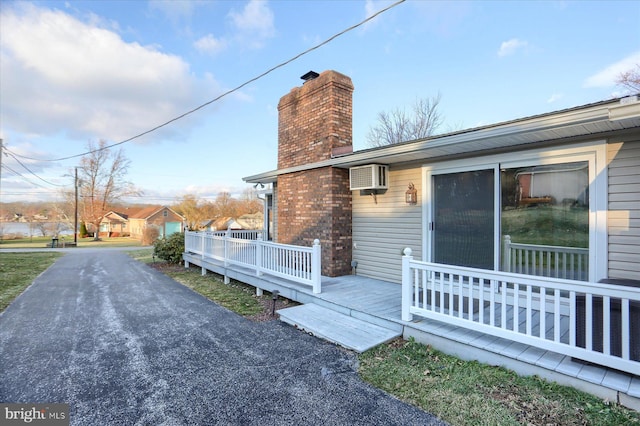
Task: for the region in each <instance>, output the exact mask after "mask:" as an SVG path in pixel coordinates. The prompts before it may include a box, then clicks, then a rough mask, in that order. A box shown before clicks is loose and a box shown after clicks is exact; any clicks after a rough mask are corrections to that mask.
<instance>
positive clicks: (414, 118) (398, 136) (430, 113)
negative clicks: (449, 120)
mask: <svg viewBox="0 0 640 426" xmlns="http://www.w3.org/2000/svg"><path fill="white" fill-rule="evenodd" d="M440 99H441V96H440V94H438V95H437V96H435V97H432V98H422V99H416V101H415V102H414V103H413V105H412V109H411V112H409V113H408V112H407V111H406V110H405V109H400V108H396V109H394V110H392V111H390V112H386V111H383V112H380V113H378V123H377V124H376V125H374V126H372V127H371V128H370V129H369V133H368V134H367V143H368V144H369V146H372V147H379V146H386V145H391V144H395V143H399V142H405V141H410V140H416V139H422V138H426V137H428V136H431V135H433V134H434V133H435V131H436V130H437V129H438V127H440V126H441V125H442V122H443V118H442V115H441V114H440V111H439V106H440Z"/></svg>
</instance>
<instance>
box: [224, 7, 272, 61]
mask: <svg viewBox="0 0 640 426" xmlns="http://www.w3.org/2000/svg"><path fill="white" fill-rule="evenodd" d="M229 17H230V18H231V22H232V23H233V25H234V27H235V28H236V29H237V30H238V34H237V38H238V39H239V40H240V41H241V42H242V43H243V44H245V45H247V46H249V47H251V48H255V49H257V48H261V47H262V46H264V43H265V41H266V40H267V39H269V38H271V37H273V36H274V35H275V27H274V17H273V12H272V11H271V9H270V8H269V5H268V3H267V2H266V1H262V0H251V1H250V2H249V3H247V5H246V6H245V7H244V9H243V10H242V12H241V13H237V12H235V11H231V12H229Z"/></svg>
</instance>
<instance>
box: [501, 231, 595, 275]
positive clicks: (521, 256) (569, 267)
mask: <svg viewBox="0 0 640 426" xmlns="http://www.w3.org/2000/svg"><path fill="white" fill-rule="evenodd" d="M503 240H504V241H503V247H504V250H503V258H504V260H503V269H504V270H505V271H507V272H515V273H519V274H527V275H541V276H545V277H554V278H565V279H573V280H580V281H587V280H588V279H589V249H588V248H582V247H563V246H549V245H538V244H524V243H514V242H512V241H511V237H510V236H509V235H505V236H504V238H503Z"/></svg>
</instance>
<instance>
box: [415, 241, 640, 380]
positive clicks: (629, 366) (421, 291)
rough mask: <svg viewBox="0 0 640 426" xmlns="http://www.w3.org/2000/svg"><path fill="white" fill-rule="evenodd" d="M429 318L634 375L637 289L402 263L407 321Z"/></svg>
mask: <svg viewBox="0 0 640 426" xmlns="http://www.w3.org/2000/svg"><path fill="white" fill-rule="evenodd" d="M413 315H418V316H421V317H425V318H431V319H435V320H439V321H444V322H447V323H450V324H454V325H456V326H459V327H464V328H468V329H471V330H476V331H479V332H482V333H487V334H491V335H494V336H498V337H502V338H505V339H509V340H512V341H516V342H520V343H524V344H527V345H530V346H535V347H538V348H541V349H544V350H550V351H554V352H557V353H561V354H564V355H568V356H571V357H575V358H579V359H583V360H585V361H589V362H593V363H597V364H601V365H605V366H608V367H611V368H615V369H618V370H621V371H627V372H630V373H633V374H636V373H637V371H640V288H634V287H626V286H620V285H612V284H602V283H594V282H584V281H577V280H565V279H560V278H550V277H542V276H531V275H522V274H514V273H509V272H502V271H488V270H482V269H475V268H467V267H457V266H451V265H442V264H436V263H430V262H421V261H416V260H413V257H412V256H411V251H410V250H408V249H407V250H405V256H403V258H402V320H403V321H411V320H412V319H413Z"/></svg>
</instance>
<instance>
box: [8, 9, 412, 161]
mask: <svg viewBox="0 0 640 426" xmlns="http://www.w3.org/2000/svg"><path fill="white" fill-rule="evenodd" d="M404 2H405V0H398V1H397V2H395V3H393V4H391V5H389V6H387V7H385V8H384V9H381V10H379V11H377V12H376V13H374V14H373V15H371V16H369V17H367V18H365V19H364V20H363V21H360V22H359V23H357V24H355V25H352V26H350V27H348V28H346V29H344V30H342V31H340V32H339V33H337V34H334V35H333V36H331V37H329V38H328V39H326V40H325V41H323V42H320V43H318V44H316V45H315V46H313V47H310V48H309V49H307V50H305V51H303V52H302V53H298V54H297V55H295V56H293V57H292V58H290V59H288V60H286V61H284V62H281V63H279V64H278V65H276V66H274V67H271V68H269V69H268V70H267V71H264V72H263V73H261V74H259V75H257V76H256V77H253V78H251V79H249V80H247V81H245V82H244V83H242V84H240V85H239V86H236V87H234V88H233V89H230V90H227V91H226V92H224V93H222V94H221V95H218V96H217V97H215V98H214V99H212V100H210V101H208V102H205V103H203V104H202V105H199V106H197V107H195V108H193V109H191V110H189V111H187V112H185V113H184V114H181V115H179V116H177V117H175V118H172V119H171V120H169V121H165V122H164V123H162V124H160V125H158V126H155V127H153V128H151V129H149V130H146V131H144V132H142V133H139V134H137V135H135V136H132V137H130V138H128V139H125V140H123V141H120V142H116V143H114V144H111V145H107V146H104V147H102V148H98V149H95V150H93V151H87V152H84V153H82V154H76V155H70V156H68V157H61V158H55V159H52V160H43V159H38V158H31V157H26V156H22V155H18V154H15V153H12V154H13V155H18V156H19V157H20V158H24V159H27V160H35V161H63V160H70V159H72V158H77V157H82V156H84V155H87V154H91V153H94V152H99V151H104V150H106V149H109V148H113V147H115V146H119V145H123V144H125V143H127V142H131V141H133V140H135V139H138V138H141V137H142V136H145V135H148V134H149V133H152V132H155V131H156V130H159V129H161V128H163V127H166V126H168V125H169V124H171V123H173V122H175V121H178V120H180V119H182V118H184V117H186V116H188V115H190V114H193V113H194V112H196V111H199V110H201V109H202V108H204V107H206V106H209V105H211V104H212V103H214V102H217V101H219V100H220V99H222V98H224V97H226V96H228V95H230V94H232V93H234V92H237V91H238V90H240V89H242V88H243V87H245V86H247V85H249V84H251V83H253V82H255V81H257V80H260V79H261V78H263V77H265V76H267V75H268V74H271V73H272V72H273V71H275V70H277V69H279V68H282V67H284V66H285V65H288V64H290V63H291V62H294V61H296V60H297V59H300V58H301V57H302V56H304V55H306V54H308V53H310V52H313V51H314V50H316V49H319V48H320V47H322V46H324V45H325V44H328V43H330V42H332V41H333V40H335V39H336V38H338V37H340V36H342V35H344V34H346V33H348V32H350V31H353V30H355V29H356V28H358V27H361V26H362V25H364V24H366V23H367V22H369V21H371V20H372V19H374V18H376V17H377V16H378V15H381V14H383V13H385V12H386V11H388V10H390V9H392V8H394V7H396V6H398V5H399V4H401V3H404ZM5 150H6V148H5ZM7 151H8V150H7ZM14 158H15V157H14Z"/></svg>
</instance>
